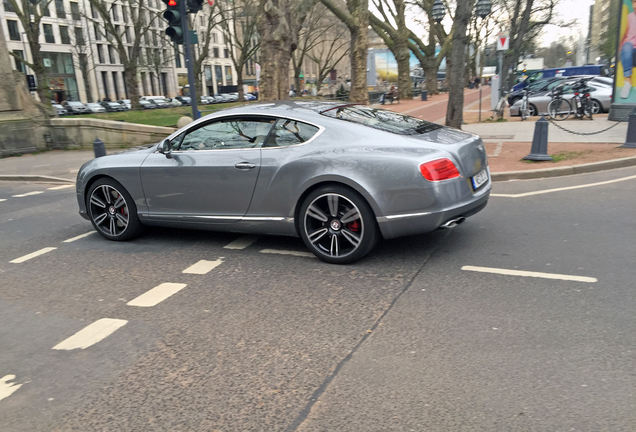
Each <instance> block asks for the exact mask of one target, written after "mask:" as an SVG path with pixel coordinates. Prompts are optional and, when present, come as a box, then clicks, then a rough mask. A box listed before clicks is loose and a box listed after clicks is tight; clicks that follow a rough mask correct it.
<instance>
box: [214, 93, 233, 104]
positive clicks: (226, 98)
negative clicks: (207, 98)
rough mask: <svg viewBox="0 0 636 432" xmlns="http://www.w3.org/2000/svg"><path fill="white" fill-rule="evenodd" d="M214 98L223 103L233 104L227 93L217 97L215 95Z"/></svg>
mask: <svg viewBox="0 0 636 432" xmlns="http://www.w3.org/2000/svg"><path fill="white" fill-rule="evenodd" d="M214 97H215V98H218V99H220V100H221V103H228V102H232V98H231V97H230V95H229V94H227V93H221V94H217V95H214Z"/></svg>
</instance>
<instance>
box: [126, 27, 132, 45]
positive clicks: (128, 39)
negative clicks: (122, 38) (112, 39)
mask: <svg viewBox="0 0 636 432" xmlns="http://www.w3.org/2000/svg"><path fill="white" fill-rule="evenodd" d="M131 40H132V39H131V38H130V27H126V42H127V43H132V42H131Z"/></svg>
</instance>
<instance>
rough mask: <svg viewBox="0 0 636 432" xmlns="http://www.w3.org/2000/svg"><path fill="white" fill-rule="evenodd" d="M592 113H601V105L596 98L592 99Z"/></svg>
mask: <svg viewBox="0 0 636 432" xmlns="http://www.w3.org/2000/svg"><path fill="white" fill-rule="evenodd" d="M592 113H593V114H601V113H603V105H602V104H601V103H600V102H599V101H597V100H596V99H592Z"/></svg>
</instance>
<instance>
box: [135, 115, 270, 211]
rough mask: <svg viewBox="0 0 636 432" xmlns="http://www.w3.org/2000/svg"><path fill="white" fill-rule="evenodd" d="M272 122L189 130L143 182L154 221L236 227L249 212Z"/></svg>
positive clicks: (147, 168)
mask: <svg viewBox="0 0 636 432" xmlns="http://www.w3.org/2000/svg"><path fill="white" fill-rule="evenodd" d="M273 123H274V120H273V119H269V118H263V117H253V116H251V117H244V116H243V117H236V116H234V117H229V118H222V119H214V120H211V121H209V122H205V123H201V124H198V125H196V126H193V127H191V128H190V129H187V130H186V131H184V132H183V133H181V134H180V135H178V136H177V137H175V138H174V139H173V140H172V142H171V144H172V148H173V151H172V152H171V153H170V154H169V155H164V154H161V153H159V152H157V153H154V154H151V155H150V156H149V157H148V158H146V160H145V161H144V163H143V165H142V166H141V179H142V184H143V188H144V193H145V196H146V202H147V205H148V209H149V217H151V218H162V219H165V218H168V219H171V218H174V219H178V220H182V221H184V220H186V221H187V220H191V221H197V222H201V221H205V222H210V223H224V222H234V221H237V220H239V219H240V218H241V217H242V216H243V215H244V214H245V213H246V212H247V209H248V208H249V205H250V202H251V200H252V194H253V192H254V187H255V185H256V180H257V179H258V175H259V171H260V166H261V146H262V144H263V142H265V139H266V137H267V135H268V134H269V132H270V130H271V128H272V125H273Z"/></svg>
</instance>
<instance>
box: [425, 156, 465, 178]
mask: <svg viewBox="0 0 636 432" xmlns="http://www.w3.org/2000/svg"><path fill="white" fill-rule="evenodd" d="M420 172H421V173H422V175H423V176H424V178H425V179H426V180H428V181H441V180H448V179H452V178H455V177H460V174H459V171H458V170H457V168H456V167H455V164H454V163H453V162H452V161H451V160H450V159H447V158H443V159H436V160H434V161H430V162H426V163H423V164H422V165H420Z"/></svg>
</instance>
